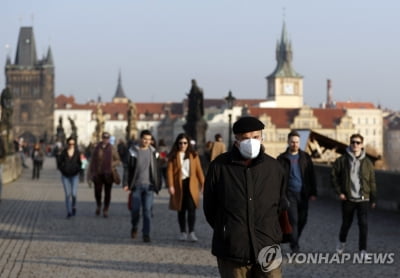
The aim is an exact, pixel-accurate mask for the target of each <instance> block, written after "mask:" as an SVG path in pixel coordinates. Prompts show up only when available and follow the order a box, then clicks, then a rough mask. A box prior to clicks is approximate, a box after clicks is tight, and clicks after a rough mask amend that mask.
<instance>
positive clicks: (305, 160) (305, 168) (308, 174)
mask: <svg viewBox="0 0 400 278" xmlns="http://www.w3.org/2000/svg"><path fill="white" fill-rule="evenodd" d="M288 153H289V150H288V149H287V150H286V151H285V152H284V153H281V154H280V155H279V156H278V158H277V159H278V161H279V162H280V163H281V164H282V166H283V168H284V169H285V174H286V180H287V181H288V182H289V174H290V160H289V158H288V157H287V154H288ZM299 166H300V171H301V180H302V181H303V186H302V187H301V196H302V198H305V199H308V198H309V197H310V196H317V182H316V179H315V172H314V164H313V162H312V160H311V157H310V156H309V155H308V154H307V153H306V152H304V151H302V150H299Z"/></svg>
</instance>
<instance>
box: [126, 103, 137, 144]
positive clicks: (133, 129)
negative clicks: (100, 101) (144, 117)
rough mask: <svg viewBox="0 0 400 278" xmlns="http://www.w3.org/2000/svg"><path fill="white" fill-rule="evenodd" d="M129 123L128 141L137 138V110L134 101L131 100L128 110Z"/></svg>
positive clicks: (127, 130) (127, 128)
mask: <svg viewBox="0 0 400 278" xmlns="http://www.w3.org/2000/svg"><path fill="white" fill-rule="evenodd" d="M127 121H128V125H127V126H126V142H129V141H130V140H136V139H137V133H138V129H137V124H136V122H137V110H136V105H135V103H133V102H132V101H129V106H128V112H127Z"/></svg>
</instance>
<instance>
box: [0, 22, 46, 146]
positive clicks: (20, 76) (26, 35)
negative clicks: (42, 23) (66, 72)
mask: <svg viewBox="0 0 400 278" xmlns="http://www.w3.org/2000/svg"><path fill="white" fill-rule="evenodd" d="M5 72H6V86H7V87H8V88H10V90H11V93H12V95H13V102H14V105H13V108H14V111H13V123H12V124H13V133H14V136H16V137H23V138H24V139H25V140H27V141H28V142H37V141H39V140H43V141H44V142H50V141H52V139H53V133H54V127H53V126H54V120H53V114H54V63H53V55H52V53H51V49H50V47H49V48H48V51H47V55H46V56H45V57H43V59H41V60H39V59H37V56H36V46H35V37H34V35H33V28H32V27H21V29H20V32H19V37H18V45H17V52H16V55H15V62H14V64H12V63H11V59H10V58H9V57H7V62H6V67H5Z"/></svg>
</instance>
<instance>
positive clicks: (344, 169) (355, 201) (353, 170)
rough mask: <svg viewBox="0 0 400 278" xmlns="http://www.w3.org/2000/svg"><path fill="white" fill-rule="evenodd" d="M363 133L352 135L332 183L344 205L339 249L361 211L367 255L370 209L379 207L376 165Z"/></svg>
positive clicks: (361, 234)
mask: <svg viewBox="0 0 400 278" xmlns="http://www.w3.org/2000/svg"><path fill="white" fill-rule="evenodd" d="M363 146H364V137H363V136H362V135H361V134H358V133H357V134H353V135H351V136H350V145H349V146H348V147H347V148H346V152H345V154H343V155H342V156H340V157H339V158H337V159H336V160H335V162H334V164H333V166H332V170H331V182H332V186H333V188H334V190H335V192H336V194H337V195H338V196H339V199H340V201H341V207H342V225H341V227H340V233H339V241H338V243H337V246H336V251H337V252H338V253H339V254H341V253H343V252H344V249H345V245H346V240H347V233H348V232H349V229H350V227H351V224H352V222H353V216H354V213H357V218H358V229H359V241H358V249H359V251H360V254H361V256H363V257H364V258H366V256H367V233H368V209H369V207H370V206H371V207H372V208H375V202H376V184H375V172H374V165H373V163H372V162H371V160H370V159H369V158H368V157H367V156H366V152H365V150H364V148H363Z"/></svg>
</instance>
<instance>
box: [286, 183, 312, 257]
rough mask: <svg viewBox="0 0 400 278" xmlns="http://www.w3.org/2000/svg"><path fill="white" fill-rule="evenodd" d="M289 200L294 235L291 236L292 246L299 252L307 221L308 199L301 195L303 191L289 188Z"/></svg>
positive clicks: (290, 220)
mask: <svg viewBox="0 0 400 278" xmlns="http://www.w3.org/2000/svg"><path fill="white" fill-rule="evenodd" d="M287 197H288V200H289V209H288V214H289V222H290V224H291V225H292V229H293V232H292V235H291V237H290V248H291V249H292V251H295V252H297V251H298V249H299V238H300V235H301V233H302V232H303V229H304V226H305V225H306V223H307V216H308V200H307V199H304V198H303V197H302V196H301V192H294V191H291V190H288V194H287Z"/></svg>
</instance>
